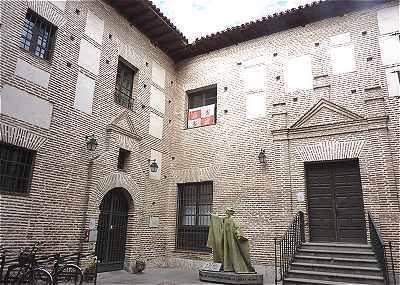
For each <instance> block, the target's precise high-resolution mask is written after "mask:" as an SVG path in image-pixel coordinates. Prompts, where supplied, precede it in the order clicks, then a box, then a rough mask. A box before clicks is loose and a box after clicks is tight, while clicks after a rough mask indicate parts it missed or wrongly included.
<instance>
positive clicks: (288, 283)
mask: <svg viewBox="0 0 400 285" xmlns="http://www.w3.org/2000/svg"><path fill="white" fill-rule="evenodd" d="M284 284H285V285H312V284H316V285H367V284H365V283H343V282H333V281H327V280H313V279H303V278H286V279H285V283H284ZM382 284H383V283H382Z"/></svg>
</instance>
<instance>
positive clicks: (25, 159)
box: [0, 143, 35, 193]
mask: <svg viewBox="0 0 400 285" xmlns="http://www.w3.org/2000/svg"><path fill="white" fill-rule="evenodd" d="M34 157H35V152H34V151H32V150H28V149H25V148H21V147H17V146H13V145H9V144H5V143H0V191H5V192H14V193H27V192H29V188H30V184H31V179H32V171H33V163H34Z"/></svg>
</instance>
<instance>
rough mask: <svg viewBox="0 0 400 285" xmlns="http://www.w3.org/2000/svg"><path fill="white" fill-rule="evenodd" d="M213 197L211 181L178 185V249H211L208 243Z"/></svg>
mask: <svg viewBox="0 0 400 285" xmlns="http://www.w3.org/2000/svg"><path fill="white" fill-rule="evenodd" d="M212 199H213V184H212V182H210V181H209V182H201V183H187V184H179V185H178V211H177V234H176V248H177V249H188V250H198V251H209V248H207V246H206V245H207V238H208V225H209V222H210V213H211V209H212Z"/></svg>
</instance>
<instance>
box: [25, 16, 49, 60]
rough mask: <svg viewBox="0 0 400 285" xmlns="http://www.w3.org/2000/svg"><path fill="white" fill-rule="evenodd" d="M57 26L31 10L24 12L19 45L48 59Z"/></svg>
mask: <svg viewBox="0 0 400 285" xmlns="http://www.w3.org/2000/svg"><path fill="white" fill-rule="evenodd" d="M56 31H57V27H56V26H54V25H53V24H52V23H50V22H49V21H47V20H46V19H44V18H42V17H41V16H39V15H38V14H36V13H34V12H33V11H31V10H28V12H27V13H26V17H25V21H24V26H23V28H22V33H21V39H20V44H19V46H20V47H21V48H23V49H25V50H27V51H29V52H30V53H31V54H33V55H35V56H38V57H40V58H43V59H45V60H48V61H50V59H51V55H52V52H53V46H54V42H55V35H56Z"/></svg>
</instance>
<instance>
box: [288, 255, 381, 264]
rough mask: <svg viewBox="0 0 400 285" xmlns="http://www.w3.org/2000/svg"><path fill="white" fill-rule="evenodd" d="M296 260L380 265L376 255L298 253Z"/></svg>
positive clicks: (302, 261)
mask: <svg viewBox="0 0 400 285" xmlns="http://www.w3.org/2000/svg"><path fill="white" fill-rule="evenodd" d="M295 262H301V263H318V264H331V265H344V266H349V265H350V266H360V267H378V260H377V259H376V258H375V257H368V258H345V257H330V256H315V255H308V254H297V255H296V256H295Z"/></svg>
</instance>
